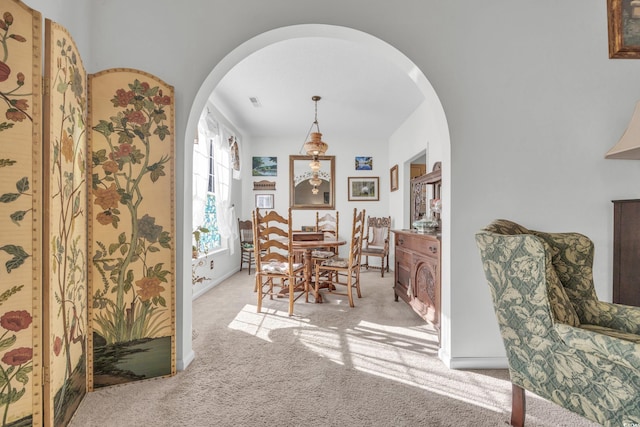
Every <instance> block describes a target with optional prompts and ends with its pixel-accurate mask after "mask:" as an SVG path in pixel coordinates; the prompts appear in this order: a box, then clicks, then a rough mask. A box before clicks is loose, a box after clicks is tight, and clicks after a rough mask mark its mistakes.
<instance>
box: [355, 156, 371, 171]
mask: <svg viewBox="0 0 640 427" xmlns="http://www.w3.org/2000/svg"><path fill="white" fill-rule="evenodd" d="M356 170H357V171H370V170H373V157H365V156H356Z"/></svg>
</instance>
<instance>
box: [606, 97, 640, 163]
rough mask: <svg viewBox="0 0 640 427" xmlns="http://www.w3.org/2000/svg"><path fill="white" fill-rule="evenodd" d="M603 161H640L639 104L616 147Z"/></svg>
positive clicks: (639, 103)
mask: <svg viewBox="0 0 640 427" xmlns="http://www.w3.org/2000/svg"><path fill="white" fill-rule="evenodd" d="M604 158H605V159H624V160H640V102H638V103H637V104H636V109H635V111H634V112H633V116H632V117H631V121H630V122H629V125H628V126H627V130H625V131H624V134H622V137H621V138H620V140H619V141H618V143H617V144H616V145H614V146H613V148H611V149H610V150H609V151H608V152H607V154H606V155H605V156H604Z"/></svg>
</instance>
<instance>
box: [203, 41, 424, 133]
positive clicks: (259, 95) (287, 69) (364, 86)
mask: <svg viewBox="0 0 640 427" xmlns="http://www.w3.org/2000/svg"><path fill="white" fill-rule="evenodd" d="M314 95H319V96H321V97H322V99H321V100H320V101H319V102H318V122H319V125H320V131H321V132H322V133H323V140H325V141H327V143H329V144H331V140H332V139H335V136H336V135H340V137H341V139H342V137H349V138H354V137H357V138H358V139H360V140H361V139H372V138H375V139H380V138H383V139H388V138H389V137H390V136H391V135H392V134H393V132H394V131H395V130H396V129H397V128H398V127H399V126H400V125H401V124H402V123H403V122H404V121H405V120H406V118H407V117H408V116H409V115H410V114H411V113H412V112H413V111H414V110H415V109H416V108H417V107H418V106H419V105H420V104H421V103H422V102H423V100H424V97H423V95H422V93H421V92H420V91H419V90H418V88H417V86H416V84H415V83H414V82H413V81H412V80H411V79H410V78H409V76H408V75H407V73H406V72H403V71H402V70H401V69H400V67H399V66H398V65H396V64H394V63H393V62H391V61H390V60H388V59H387V58H383V57H381V55H379V54H376V53H375V52H373V51H372V50H371V49H367V48H366V47H365V46H363V45H361V44H358V43H355V42H352V41H346V40H339V39H333V38H324V37H305V38H296V39H290V40H286V41H281V42H278V43H274V44H272V45H269V46H267V47H265V48H263V49H261V50H259V51H257V52H255V53H253V54H251V55H250V56H248V57H246V58H245V59H244V60H242V61H241V62H240V63H238V64H237V65H236V66H235V67H234V68H233V69H231V71H229V73H227V75H226V76H225V77H224V78H223V79H222V80H221V81H220V83H219V84H218V86H217V87H216V88H215V89H214V91H213V93H212V94H211V97H210V99H211V102H212V103H213V105H215V106H216V107H217V108H218V109H219V110H220V111H221V112H222V113H223V114H224V115H225V116H226V117H227V118H228V119H229V120H230V121H231V122H232V123H233V124H234V125H235V126H236V127H237V128H238V130H239V131H240V132H241V133H242V134H243V135H247V136H260V137H285V136H286V137H293V138H300V141H301V143H302V142H304V140H305V138H306V136H307V134H308V132H309V130H310V127H311V124H312V123H313V120H314V114H315V113H314V102H313V101H312V100H311V97H312V96H314ZM250 98H256V99H257V100H258V103H259V106H254V105H253V103H252V102H251V101H250Z"/></svg>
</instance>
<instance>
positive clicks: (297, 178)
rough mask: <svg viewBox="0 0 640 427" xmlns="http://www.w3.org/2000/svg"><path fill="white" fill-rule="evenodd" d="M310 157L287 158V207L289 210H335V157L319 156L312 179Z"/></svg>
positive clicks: (311, 158)
mask: <svg viewBox="0 0 640 427" xmlns="http://www.w3.org/2000/svg"><path fill="white" fill-rule="evenodd" d="M312 161H313V157H311V156H289V205H290V206H291V209H334V208H335V202H334V200H335V180H334V175H335V156H320V157H318V161H319V162H320V169H319V170H318V176H317V178H315V179H314V176H313V170H312V169H311V166H310V163H311V162H312Z"/></svg>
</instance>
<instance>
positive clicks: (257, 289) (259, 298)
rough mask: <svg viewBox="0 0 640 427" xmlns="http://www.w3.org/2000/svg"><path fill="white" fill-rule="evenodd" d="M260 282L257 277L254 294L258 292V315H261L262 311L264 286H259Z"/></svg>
mask: <svg viewBox="0 0 640 427" xmlns="http://www.w3.org/2000/svg"><path fill="white" fill-rule="evenodd" d="M259 281H260V279H259V278H258V276H257V275H256V286H255V289H254V292H258V310H257V312H258V313H260V311H261V310H262V286H261V284H258V282H259Z"/></svg>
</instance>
